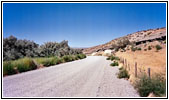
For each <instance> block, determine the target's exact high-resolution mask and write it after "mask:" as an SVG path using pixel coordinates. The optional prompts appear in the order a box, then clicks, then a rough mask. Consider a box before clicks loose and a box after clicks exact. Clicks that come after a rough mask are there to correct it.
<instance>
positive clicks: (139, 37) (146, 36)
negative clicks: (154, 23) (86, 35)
mask: <svg viewBox="0 0 169 100" xmlns="http://www.w3.org/2000/svg"><path fill="white" fill-rule="evenodd" d="M124 38H127V39H128V40H129V41H130V42H136V44H140V43H142V42H143V43H144V42H147V41H149V42H151V41H153V40H160V39H162V40H163V39H165V38H166V28H157V29H149V30H143V31H138V32H135V33H132V34H128V35H127V36H124V37H120V38H116V39H114V40H112V41H110V42H107V43H105V44H102V45H98V46H94V47H90V48H86V49H84V50H83V53H85V54H92V53H93V52H103V51H105V50H108V49H112V45H113V44H117V42H118V41H119V40H122V39H124Z"/></svg>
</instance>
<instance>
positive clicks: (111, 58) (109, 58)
mask: <svg viewBox="0 0 169 100" xmlns="http://www.w3.org/2000/svg"><path fill="white" fill-rule="evenodd" d="M107 60H111V61H113V60H120V58H119V57H116V56H113V55H112V56H109V57H108V58H107Z"/></svg>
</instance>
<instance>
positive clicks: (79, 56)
mask: <svg viewBox="0 0 169 100" xmlns="http://www.w3.org/2000/svg"><path fill="white" fill-rule="evenodd" d="M76 56H77V58H78V59H83V58H86V55H85V54H77V55H76Z"/></svg>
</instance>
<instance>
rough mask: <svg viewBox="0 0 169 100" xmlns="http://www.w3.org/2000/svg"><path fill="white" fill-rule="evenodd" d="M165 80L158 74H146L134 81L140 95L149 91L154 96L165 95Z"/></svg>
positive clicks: (144, 95)
mask: <svg viewBox="0 0 169 100" xmlns="http://www.w3.org/2000/svg"><path fill="white" fill-rule="evenodd" d="M165 83H166V82H165V80H164V79H162V78H161V77H160V76H155V77H153V78H149V77H147V76H146V75H143V76H141V78H140V80H139V81H137V82H136V84H135V88H137V89H138V92H139V94H140V96H142V97H146V96H148V95H149V94H150V93H154V94H155V95H156V96H162V95H165V91H166V84H165Z"/></svg>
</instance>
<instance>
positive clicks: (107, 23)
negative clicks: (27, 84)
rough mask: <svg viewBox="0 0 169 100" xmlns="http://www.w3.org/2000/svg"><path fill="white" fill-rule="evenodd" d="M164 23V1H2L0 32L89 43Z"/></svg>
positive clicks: (40, 41) (39, 39)
mask: <svg viewBox="0 0 169 100" xmlns="http://www.w3.org/2000/svg"><path fill="white" fill-rule="evenodd" d="M165 26H166V4H165V3H4V4H3V36H4V37H8V36H10V35H13V36H16V37H17V38H19V39H28V40H33V41H35V42H36V43H38V44H43V43H44V42H47V41H56V42H61V41H62V40H68V41H69V45H70V46H71V47H91V46H95V45H99V44H103V43H106V42H108V41H110V40H112V39H115V38H117V37H121V36H125V35H127V34H130V33H133V32H136V31H140V30H146V29H153V28H160V27H165Z"/></svg>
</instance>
